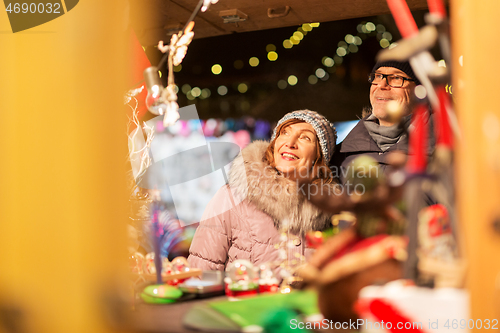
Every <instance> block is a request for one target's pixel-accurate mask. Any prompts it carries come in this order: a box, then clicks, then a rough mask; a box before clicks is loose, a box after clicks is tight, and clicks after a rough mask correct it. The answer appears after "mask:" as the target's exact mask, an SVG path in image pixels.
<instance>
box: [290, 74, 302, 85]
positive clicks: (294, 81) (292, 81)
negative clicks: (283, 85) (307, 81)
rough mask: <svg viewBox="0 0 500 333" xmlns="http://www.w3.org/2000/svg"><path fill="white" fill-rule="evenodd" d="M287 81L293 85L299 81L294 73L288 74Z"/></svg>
mask: <svg viewBox="0 0 500 333" xmlns="http://www.w3.org/2000/svg"><path fill="white" fill-rule="evenodd" d="M287 81H288V84H289V85H291V86H294V85H296V84H297V82H299V79H297V77H296V76H295V75H290V76H289V77H288V80H287Z"/></svg>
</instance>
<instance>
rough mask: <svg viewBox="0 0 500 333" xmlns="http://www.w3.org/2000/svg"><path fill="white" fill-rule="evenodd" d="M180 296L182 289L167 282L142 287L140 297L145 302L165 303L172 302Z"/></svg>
mask: <svg viewBox="0 0 500 333" xmlns="http://www.w3.org/2000/svg"><path fill="white" fill-rule="evenodd" d="M181 296H182V291H180V290H179V289H178V288H177V287H173V286H169V285H167V284H153V285H150V286H147V287H146V288H144V290H143V291H142V293H141V298H142V299H143V301H144V302H146V303H154V304H165V303H173V302H175V300H177V299H178V298H179V297H181Z"/></svg>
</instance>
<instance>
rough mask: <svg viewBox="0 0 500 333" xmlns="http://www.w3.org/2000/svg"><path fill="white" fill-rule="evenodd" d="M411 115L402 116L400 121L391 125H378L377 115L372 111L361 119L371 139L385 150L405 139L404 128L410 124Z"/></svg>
mask: <svg viewBox="0 0 500 333" xmlns="http://www.w3.org/2000/svg"><path fill="white" fill-rule="evenodd" d="M410 121H411V115H409V116H406V117H404V118H403V120H402V122H400V123H399V124H396V125H393V126H380V124H379V121H378V119H377V117H375V116H374V115H373V113H372V114H371V115H370V116H369V117H368V118H366V119H365V120H364V121H363V124H364V125H365V127H366V129H367V130H368V133H369V134H370V136H371V137H372V139H373V141H375V143H376V144H377V146H378V147H379V148H380V150H382V151H384V152H385V151H386V150H387V149H389V148H390V147H392V146H393V145H394V144H395V143H397V142H399V141H401V140H406V139H407V136H408V135H407V133H406V129H407V128H408V126H409V125H410Z"/></svg>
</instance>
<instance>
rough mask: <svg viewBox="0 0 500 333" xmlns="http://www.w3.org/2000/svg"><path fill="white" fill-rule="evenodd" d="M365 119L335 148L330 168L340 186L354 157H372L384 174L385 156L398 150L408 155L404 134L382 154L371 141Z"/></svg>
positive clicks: (406, 138) (406, 139) (406, 137)
mask: <svg viewBox="0 0 500 333" xmlns="http://www.w3.org/2000/svg"><path fill="white" fill-rule="evenodd" d="M365 119H366V118H363V119H361V120H360V121H359V122H358V123H357V124H356V126H354V128H353V129H352V130H351V132H349V134H348V135H347V136H346V137H345V139H344V141H342V142H341V143H339V144H338V145H336V147H335V152H334V153H333V156H332V159H331V161H330V167H331V169H332V172H333V175H334V176H337V177H338V178H339V180H340V183H341V184H345V181H346V175H347V172H349V171H351V170H349V168H348V165H349V164H350V163H351V162H352V161H353V160H354V159H355V158H356V157H359V156H361V155H368V156H370V157H373V158H374V159H375V160H377V162H378V163H379V165H380V168H381V171H382V172H384V171H385V168H386V167H387V163H386V161H385V159H386V157H387V154H389V153H390V152H392V151H395V150H400V151H403V152H405V153H406V154H408V136H407V135H406V134H403V135H402V137H401V139H400V140H399V141H398V142H396V143H395V144H394V145H392V146H391V147H390V148H389V149H387V150H386V151H385V152H384V151H382V150H381V149H380V148H379V146H378V145H377V143H376V142H375V141H374V140H373V139H372V137H371V136H370V133H368V130H367V129H366V127H365V125H364V124H363V122H364V120H365ZM351 172H352V171H351Z"/></svg>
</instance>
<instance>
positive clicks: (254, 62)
mask: <svg viewBox="0 0 500 333" xmlns="http://www.w3.org/2000/svg"><path fill="white" fill-rule="evenodd" d="M248 63H249V64H250V66H252V67H256V66H259V58H257V57H251V58H250V60H248Z"/></svg>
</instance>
